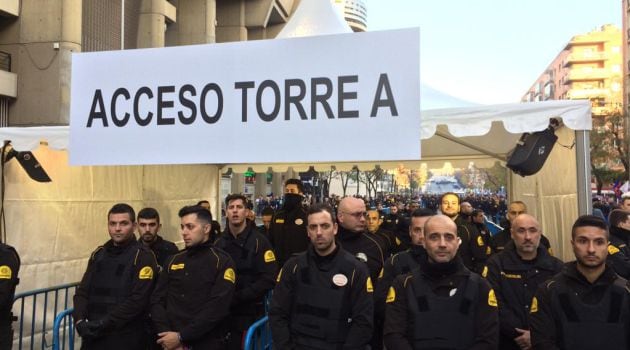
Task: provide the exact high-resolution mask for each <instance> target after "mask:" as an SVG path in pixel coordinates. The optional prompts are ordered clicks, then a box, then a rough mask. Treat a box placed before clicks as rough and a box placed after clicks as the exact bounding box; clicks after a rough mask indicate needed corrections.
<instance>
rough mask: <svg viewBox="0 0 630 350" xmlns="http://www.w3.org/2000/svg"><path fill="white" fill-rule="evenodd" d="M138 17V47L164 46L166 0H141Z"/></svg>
mask: <svg viewBox="0 0 630 350" xmlns="http://www.w3.org/2000/svg"><path fill="white" fill-rule="evenodd" d="M141 1H142V2H141V5H140V18H139V19H138V48H147V47H164V30H165V26H166V20H165V18H164V6H165V5H164V3H165V2H166V1H165V0H141Z"/></svg>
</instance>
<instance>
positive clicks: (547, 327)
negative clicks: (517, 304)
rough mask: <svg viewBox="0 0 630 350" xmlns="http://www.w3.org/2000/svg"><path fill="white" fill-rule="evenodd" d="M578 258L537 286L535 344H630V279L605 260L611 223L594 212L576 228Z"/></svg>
mask: <svg viewBox="0 0 630 350" xmlns="http://www.w3.org/2000/svg"><path fill="white" fill-rule="evenodd" d="M571 245H572V247H573V253H574V254H575V258H576V260H575V261H572V262H569V263H567V264H566V265H565V266H564V269H563V270H562V272H561V273H559V274H557V275H556V276H555V277H553V278H552V279H551V280H549V281H547V282H545V283H544V284H543V285H541V286H540V287H539V288H538V291H537V292H536V295H535V297H534V299H533V300H532V306H531V311H530V317H529V323H530V327H531V341H532V346H533V348H534V349H561V350H582V349H583V350H592V349H606V350H617V349H619V350H621V349H623V350H627V349H628V348H630V341H629V340H628V334H629V333H628V330H629V329H630V284H629V283H628V281H627V280H626V279H624V278H623V277H620V276H619V275H617V274H616V273H615V272H614V271H613V269H612V268H611V267H610V266H607V264H606V257H607V256H608V248H607V247H608V228H607V226H606V222H605V221H604V220H603V219H601V218H599V217H597V216H593V215H582V216H580V217H579V218H578V219H577V220H576V221H575V223H574V224H573V227H572V229H571Z"/></svg>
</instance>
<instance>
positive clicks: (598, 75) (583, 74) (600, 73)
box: [564, 68, 611, 84]
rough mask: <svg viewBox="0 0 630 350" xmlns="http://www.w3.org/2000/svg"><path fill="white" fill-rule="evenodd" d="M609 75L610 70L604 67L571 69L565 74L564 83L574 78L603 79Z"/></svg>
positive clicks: (583, 79)
mask: <svg viewBox="0 0 630 350" xmlns="http://www.w3.org/2000/svg"><path fill="white" fill-rule="evenodd" d="M610 76H611V74H610V71H609V70H608V69H606V68H582V69H573V70H571V71H570V72H569V74H567V77H566V78H565V81H564V83H565V84H568V83H570V82H571V81H575V80H582V81H585V80H604V79H606V78H609V77H610Z"/></svg>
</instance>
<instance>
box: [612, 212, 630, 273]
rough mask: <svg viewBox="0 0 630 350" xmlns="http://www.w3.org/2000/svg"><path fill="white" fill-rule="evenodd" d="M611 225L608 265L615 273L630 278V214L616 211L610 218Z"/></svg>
mask: <svg viewBox="0 0 630 350" xmlns="http://www.w3.org/2000/svg"><path fill="white" fill-rule="evenodd" d="M608 222H609V223H610V243H608V261H607V263H609V264H610V266H611V267H612V268H613V270H615V272H616V273H617V274H618V275H619V276H621V277H623V278H625V279H628V278H630V247H629V246H628V244H630V212H628V211H625V210H619V209H615V210H613V211H612V212H610V215H609V216H608Z"/></svg>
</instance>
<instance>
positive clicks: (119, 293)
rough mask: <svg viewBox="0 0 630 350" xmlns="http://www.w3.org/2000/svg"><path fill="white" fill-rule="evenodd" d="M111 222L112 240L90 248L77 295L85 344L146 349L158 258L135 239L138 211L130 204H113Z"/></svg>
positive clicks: (77, 320)
mask: <svg viewBox="0 0 630 350" xmlns="http://www.w3.org/2000/svg"><path fill="white" fill-rule="evenodd" d="M107 227H108V231H109V236H110V240H109V241H107V242H106V243H105V244H104V245H102V246H100V247H98V248H96V250H95V251H94V252H93V253H92V255H91V257H90V259H89V261H88V266H87V269H86V271H85V273H84V274H83V278H82V279H81V283H80V284H79V286H78V287H77V291H76V293H75V295H74V313H73V318H74V320H75V327H76V330H77V332H79V335H80V336H81V338H82V341H81V349H83V350H93V349H117V350H124V349H129V350H136V349H143V348H144V347H146V346H147V341H148V334H147V333H146V330H145V323H144V321H145V318H146V313H147V306H148V301H149V296H150V295H151V291H152V289H153V285H154V281H155V277H156V276H155V274H157V272H158V267H157V262H156V261H155V256H154V255H153V253H152V252H151V251H150V250H149V249H148V248H146V247H144V246H143V245H142V244H140V243H139V242H138V241H137V240H136V239H135V236H134V231H135V229H136V214H135V212H134V210H133V208H132V207H131V206H129V205H128V204H124V203H119V204H116V205H114V206H113V207H112V208H111V209H110V210H109V212H108V213H107Z"/></svg>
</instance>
